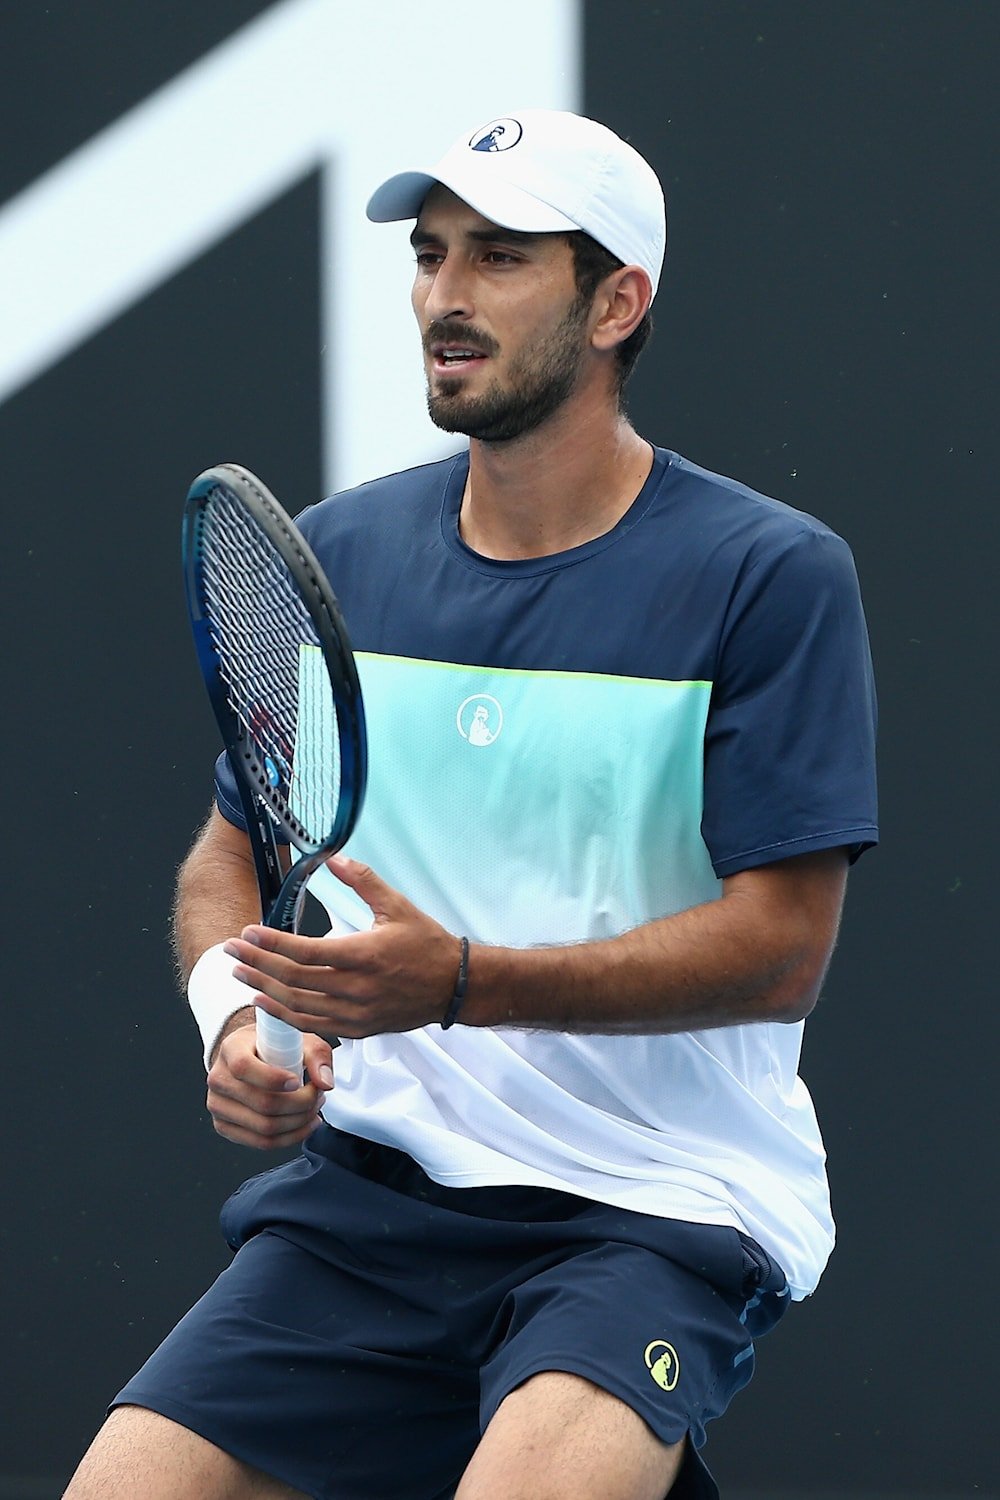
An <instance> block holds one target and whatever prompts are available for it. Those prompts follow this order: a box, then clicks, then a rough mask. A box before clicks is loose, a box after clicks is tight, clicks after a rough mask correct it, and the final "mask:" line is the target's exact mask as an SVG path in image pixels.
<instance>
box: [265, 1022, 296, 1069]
mask: <svg viewBox="0 0 1000 1500" xmlns="http://www.w3.org/2000/svg"><path fill="white" fill-rule="evenodd" d="M257 1056H258V1057H259V1058H260V1059H261V1060H262V1061H263V1062H266V1063H270V1064H271V1066H272V1068H287V1070H288V1072H289V1073H298V1074H301V1072H302V1033H301V1031H296V1029H295V1027H294V1026H289V1025H288V1024H287V1022H285V1021H279V1020H278V1018H277V1016H269V1015H268V1013H267V1011H266V1010H258V1012H257Z"/></svg>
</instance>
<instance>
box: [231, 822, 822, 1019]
mask: <svg viewBox="0 0 1000 1500" xmlns="http://www.w3.org/2000/svg"><path fill="white" fill-rule="evenodd" d="M330 864H331V868H332V869H333V871H334V873H335V874H336V875H338V877H339V878H340V879H341V880H343V881H344V883H345V884H347V885H349V886H351V887H352V888H353V889H354V890H356V891H357V892H358V894H359V895H360V896H361V897H362V898H363V899H364V900H365V901H366V902H367V903H368V905H369V906H370V907H371V909H372V911H373V913H374V916H375V921H374V925H373V927H372V929H371V930H370V931H368V932H360V933H357V934H355V935H353V936H350V937H342V938H334V939H323V938H319V939H317V938H303V937H296V936H295V935H292V934H283V933H275V932H272V931H270V930H269V929H267V928H262V927H259V926H256V925H252V926H250V927H249V928H247V929H246V930H245V931H244V933H243V935H242V938H241V939H240V940H233V941H230V942H229V943H227V944H226V951H227V953H229V954H230V955H231V956H232V957H233V958H234V960H235V961H236V968H235V972H236V974H237V975H238V976H239V977H240V978H241V979H243V980H244V982H245V983H247V984H249V985H252V986H254V988H255V989H256V990H257V991H258V996H259V997H264V998H263V1004H264V1006H265V1008H266V1009H267V1010H269V1011H270V1012H271V1013H272V1014H273V1015H277V1016H280V1017H281V1018H282V1019H283V1020H287V1021H290V1022H291V1024H292V1025H294V1026H297V1027H298V1028H299V1029H300V1030H302V1031H311V1032H316V1033H318V1034H320V1035H323V1034H326V1035H337V1036H342V1037H364V1036H372V1035H376V1034H379V1033H382V1032H393V1031H408V1030H411V1029H413V1028H415V1027H417V1026H425V1025H428V1024H430V1023H433V1022H435V1021H440V1020H441V1018H442V1016H443V1015H444V1013H445V1010H446V1008H447V1005H448V1002H449V999H450V996H451V993H452V990H453V987H454V983H455V979H456V976H457V973H458V963H459V954H460V944H459V939H458V937H456V936H455V935H454V934H452V933H449V932H447V931H446V930H445V929H444V928H443V927H441V926H440V924H438V923H437V922H435V921H433V920H432V919H431V918H430V917H428V916H427V915H426V914H425V913H423V912H420V911H418V910H417V908H416V907H414V906H413V905H412V904H411V903H410V902H409V901H407V900H406V898H405V897H403V896H402V895H401V894H400V893H399V892H398V891H394V890H393V889H392V888H391V887H390V886H388V885H387V884H386V883H385V882H384V881H383V880H381V879H380V878H379V876H378V875H376V874H375V873H374V872H373V871H371V870H369V869H368V868H367V867H365V866H363V865H359V864H357V863H356V862H355V861H353V860H346V859H344V858H342V857H340V856H338V857H335V858H334V859H333V860H332V861H331V862H330ZM846 880H847V856H846V852H845V851H844V850H840V849H828V850H821V851H819V852H817V853H811V854H803V855H799V856H797V857H793V858H790V859H785V860H781V861H779V862H777V863H774V864H770V865H765V866H762V867H761V868H760V869H754V870H746V871H743V872H741V873H740V874H737V875H733V876H730V877H728V878H727V879H726V880H725V881H724V882H723V891H722V895H721V896H720V897H719V899H718V900H715V901H709V902H706V903H704V904H702V905H700V906H695V907H691V908H690V909H689V910H687V911H683V912H679V913H677V914H676V915H674V916H669V917H663V918H660V919H658V920H656V921H653V922H649V923H646V924H644V925H643V926H641V927H637V928H634V929H633V930H632V931H630V932H626V933H623V934H622V935H621V936H620V937H616V938H610V939H606V940H603V941H598V942H589V943H586V942H585V943H579V944H575V945H570V946H566V947H552V948H529V949H518V948H493V947H488V946H486V945H484V944H474V945H473V946H472V949H471V953H470V962H469V983H468V992H467V997H466V1000H465V1003H464V1005H463V1006H462V1009H461V1011H460V1013H459V1021H460V1022H461V1023H463V1024H465V1025H469V1026H518V1027H528V1028H532V1029H543V1030H556V1031H569V1032H573V1031H576V1032H591V1033H616V1034H634V1035H641V1034H644V1033H647V1034H652V1033H661V1034H662V1033H666V1032H676V1031H695V1030H704V1029H708V1028H711V1027H716V1026H732V1025H739V1024H746V1023H749V1022H756V1021H779V1022H792V1021H797V1020H800V1019H801V1018H802V1017H803V1016H805V1015H807V1014H808V1012H809V1011H810V1010H811V1009H812V1007H813V1005H814V1004H815V1002H816V998H817V996H818V994H819V990H820V986H821V984H822V981H823V976H824V974H825V972H826V968H827V964H828V963H829V959H830V955H831V953H832V951H833V946H834V943H835V941H836V936H837V928H838V924H839V920H840V912H841V907H842V904H843V898H844V890H845V886H846Z"/></svg>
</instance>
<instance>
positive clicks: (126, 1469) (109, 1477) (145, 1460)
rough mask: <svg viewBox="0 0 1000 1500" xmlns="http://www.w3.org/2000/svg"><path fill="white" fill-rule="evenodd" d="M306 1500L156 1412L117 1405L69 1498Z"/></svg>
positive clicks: (99, 1435) (70, 1491) (88, 1456)
mask: <svg viewBox="0 0 1000 1500" xmlns="http://www.w3.org/2000/svg"><path fill="white" fill-rule="evenodd" d="M137 1495H141V1496H142V1497H143V1500H306V1497H305V1496H303V1493H302V1491H301V1490H296V1489H292V1487H291V1486H290V1485H287V1484H284V1483H282V1481H281V1480H279V1479H274V1478H272V1477H271V1476H270V1475H269V1474H264V1473H262V1472H261V1471H260V1470H259V1469H255V1468H252V1467H251V1466H250V1465H249V1464H245V1463H241V1462H240V1460H239V1459H236V1458H233V1457H232V1456H231V1455H230V1454H228V1453H224V1452H223V1451H222V1449H221V1448H217V1447H216V1446H215V1445H214V1444H213V1443H209V1442H207V1441H206V1440H205V1439H204V1438H202V1437H199V1436H198V1434H197V1433H195V1432H189V1431H188V1429H187V1428H185V1427H180V1426H178V1424H177V1423H176V1422H171V1421H170V1420H169V1418H167V1417H161V1416H160V1415H159V1413H158V1412H154V1411H145V1410H143V1408H142V1407H138V1406H119V1407H117V1408H116V1409H115V1410H114V1411H113V1412H112V1413H111V1415H110V1416H109V1417H108V1419H107V1421H106V1422H105V1424H104V1426H103V1427H102V1428H101V1430H100V1432H99V1433H98V1434H97V1436H96V1438H95V1439H94V1441H93V1443H92V1444H91V1445H90V1448H89V1449H88V1450H87V1453H86V1454H85V1456H84V1458H83V1460H82V1462H81V1464H80V1467H79V1468H78V1469H77V1471H76V1474H75V1475H74V1477H73V1479H72V1480H71V1481H70V1486H69V1489H68V1490H67V1491H66V1495H65V1500H135V1497H136V1496H137Z"/></svg>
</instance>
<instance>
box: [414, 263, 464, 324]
mask: <svg viewBox="0 0 1000 1500" xmlns="http://www.w3.org/2000/svg"><path fill="white" fill-rule="evenodd" d="M474 305H475V304H474V301H473V293H472V274H471V271H470V268H469V266H468V265H467V264H466V263H465V262H464V261H462V260H461V259H460V258H459V257H458V256H445V258H444V260H443V261H442V262H441V264H440V265H439V266H438V268H437V271H436V272H435V275H434V281H433V283H432V285H431V288H430V291H429V292H428V294H427V301H426V302H425V303H424V312H425V314H426V315H427V317H428V318H431V319H433V320H434V321H435V322H437V323H444V322H446V321H447V320H448V319H449V318H471V317H472V314H473V310H474Z"/></svg>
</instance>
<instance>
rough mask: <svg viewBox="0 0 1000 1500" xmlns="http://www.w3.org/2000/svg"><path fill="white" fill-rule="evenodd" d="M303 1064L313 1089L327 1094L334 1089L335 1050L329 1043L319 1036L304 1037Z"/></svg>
mask: <svg viewBox="0 0 1000 1500" xmlns="http://www.w3.org/2000/svg"><path fill="white" fill-rule="evenodd" d="M302 1062H303V1066H304V1068H305V1074H306V1077H307V1079H308V1080H309V1082H310V1083H311V1084H312V1086H313V1088H315V1089H318V1090H320V1092H321V1093H326V1092H328V1091H329V1090H330V1089H332V1088H333V1087H334V1083H335V1079H334V1076H333V1050H332V1048H331V1046H330V1044H329V1042H324V1041H323V1039H322V1038H321V1037H318V1036H306V1037H303V1039H302Z"/></svg>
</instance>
